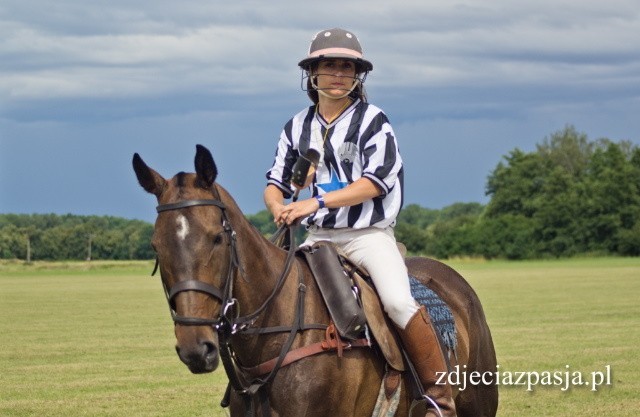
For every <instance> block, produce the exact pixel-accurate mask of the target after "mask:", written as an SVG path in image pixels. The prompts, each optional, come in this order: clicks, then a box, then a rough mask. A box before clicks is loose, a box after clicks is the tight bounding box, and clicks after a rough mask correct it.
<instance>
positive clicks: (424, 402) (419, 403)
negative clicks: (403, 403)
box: [409, 394, 443, 417]
mask: <svg viewBox="0 0 640 417" xmlns="http://www.w3.org/2000/svg"><path fill="white" fill-rule="evenodd" d="M427 404H431V405H432V406H433V407H434V408H435V410H436V411H437V412H438V416H439V417H443V415H442V411H441V410H440V407H439V406H438V404H437V403H436V402H435V401H434V400H433V399H432V398H431V397H429V396H428V395H427V394H423V395H422V398H420V399H419V400H413V401H412V402H411V407H409V417H414V415H413V410H414V409H415V408H416V407H418V406H423V407H424V409H419V410H418V411H421V412H422V414H418V416H424V415H425V414H426V412H427V407H426V405H427Z"/></svg>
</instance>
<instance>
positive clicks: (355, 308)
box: [299, 241, 405, 372]
mask: <svg viewBox="0 0 640 417" xmlns="http://www.w3.org/2000/svg"><path fill="white" fill-rule="evenodd" d="M299 252H300V253H301V254H302V256H304V258H305V259H306V261H307V264H308V265H309V268H310V269H311V272H312V273H313V275H314V277H315V279H316V282H317V284H318V287H319V289H320V292H321V294H322V297H323V299H324V301H325V304H326V306H327V309H328V310H329V313H330V315H331V318H332V321H333V323H334V325H335V328H336V330H337V332H338V334H339V335H340V336H342V337H343V338H345V339H350V340H355V339H357V338H358V337H359V336H361V334H362V332H363V331H364V330H365V326H366V330H367V331H369V332H370V333H371V334H372V335H373V338H374V339H375V340H376V342H377V345H378V347H379V349H380V351H381V352H382V354H383V356H384V357H385V359H386V361H387V363H388V364H389V366H390V367H391V368H393V369H395V370H397V371H400V372H402V371H404V370H405V364H404V361H403V355H402V350H401V348H400V342H399V340H398V338H397V335H396V333H395V331H393V330H392V329H393V323H392V322H391V320H390V319H389V318H388V317H387V315H386V314H385V312H384V309H383V307H382V304H381V302H380V299H379V298H378V295H377V293H376V291H375V289H374V288H373V287H372V285H371V284H369V282H368V280H367V278H368V274H367V273H366V272H365V271H363V270H362V269H361V268H358V267H357V266H356V265H355V264H354V263H353V262H351V261H350V260H349V259H348V258H347V257H346V256H344V255H341V254H339V253H338V250H337V248H336V247H335V246H334V245H333V244H332V243H330V242H324V241H321V242H317V243H315V244H314V245H313V246H310V247H308V246H307V247H303V248H301V249H300V250H299Z"/></svg>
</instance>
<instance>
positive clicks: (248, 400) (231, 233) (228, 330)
mask: <svg viewBox="0 0 640 417" xmlns="http://www.w3.org/2000/svg"><path fill="white" fill-rule="evenodd" d="M211 191H212V193H213V196H214V197H215V198H214V199H195V200H181V201H178V202H175V203H169V204H160V205H158V206H157V207H156V211H157V212H158V214H160V213H163V212H166V211H173V210H181V209H187V208H190V207H197V206H213V207H217V208H218V209H220V210H221V212H222V216H221V217H222V228H223V230H224V233H225V234H226V235H227V241H228V244H229V246H230V250H229V261H228V266H227V274H226V277H225V280H224V282H223V284H222V285H223V286H222V289H220V288H218V287H215V286H213V285H210V284H207V283H206V282H203V281H200V280H198V279H194V278H190V279H187V280H183V281H178V282H176V283H175V284H174V285H172V286H171V288H168V287H167V284H166V283H165V281H164V280H162V285H163V288H164V292H165V296H166V297H167V302H168V304H169V309H170V311H171V318H172V320H173V322H174V323H175V324H180V325H183V326H212V327H213V328H214V329H215V330H216V332H217V334H218V343H219V350H220V358H221V359H222V363H223V365H224V368H225V371H226V373H227V377H228V378H229V387H228V388H227V392H226V394H225V398H224V399H223V403H222V405H223V406H225V403H226V404H227V405H228V401H229V393H230V388H231V387H233V389H234V390H235V391H236V392H237V393H238V394H239V395H240V396H241V397H242V398H243V400H244V405H245V415H246V416H253V415H254V413H255V409H254V405H253V403H254V402H253V398H254V397H255V396H256V395H260V396H261V398H260V402H261V403H262V405H263V414H264V413H265V412H267V413H268V396H267V394H266V390H264V389H261V388H263V387H264V386H265V385H266V384H268V383H269V382H271V381H272V380H273V378H275V375H276V373H277V371H278V370H279V368H280V365H281V363H282V361H283V360H284V357H285V355H286V353H287V352H288V351H289V350H290V348H291V346H292V344H293V340H294V338H295V336H296V334H297V332H298V331H299V330H304V329H306V328H316V327H317V326H313V325H312V326H305V325H304V318H303V311H304V294H305V292H306V286H305V285H304V283H303V278H302V273H301V272H300V268H299V266H298V271H297V272H298V274H297V275H298V302H297V305H296V310H297V312H298V314H296V319H295V320H294V323H293V324H292V326H291V327H288V328H286V327H275V328H266V329H259V330H261V331H259V332H258V333H262V334H264V333H273V332H282V331H289V338H288V339H287V341H286V342H285V343H284V344H283V346H282V349H281V352H280V356H279V357H278V363H277V364H276V366H275V367H274V369H273V370H272V371H271V372H270V373H269V375H268V376H267V377H265V378H262V379H261V378H255V379H253V380H252V378H247V375H246V374H245V373H244V372H243V371H242V370H241V369H240V367H239V366H238V364H237V363H236V356H235V354H234V352H233V349H232V347H231V336H232V335H234V334H236V333H238V332H240V331H244V330H246V329H247V328H248V327H249V326H250V325H251V324H252V323H254V322H255V320H256V319H257V318H258V316H259V315H260V314H261V313H262V312H263V311H264V310H265V309H266V308H267V306H268V305H269V303H271V301H272V300H273V299H274V298H275V296H276V295H277V293H278V292H279V291H280V289H281V288H282V286H283V285H284V282H285V280H286V278H287V276H288V275H289V272H290V271H291V267H292V265H293V264H294V262H293V261H294V257H295V250H296V245H295V240H294V239H295V238H294V236H295V228H294V227H288V232H289V242H290V245H289V249H288V252H287V258H286V261H285V266H284V268H283V270H282V273H281V274H280V276H279V278H278V280H277V281H276V284H275V286H274V288H273V289H272V291H271V293H270V294H269V296H268V297H267V298H266V300H265V301H264V302H263V303H262V305H261V306H260V307H258V309H257V310H255V311H254V312H253V313H251V314H249V315H246V316H243V317H239V316H238V314H234V313H237V311H239V309H238V308H236V309H233V308H232V307H233V306H234V305H235V304H237V300H236V299H235V298H233V282H234V275H235V274H236V273H237V272H241V268H240V262H239V257H238V247H237V240H236V237H237V234H236V232H235V230H234V229H233V226H232V225H231V222H230V221H229V216H228V214H227V206H226V205H225V204H224V203H223V202H222V200H221V198H220V194H219V192H218V189H217V187H216V186H215V184H214V185H213V187H212V190H211ZM284 231H285V228H284V227H283V228H281V229H280V230H278V232H276V235H275V236H279V235H281V234H282V233H283V232H284ZM296 265H297V264H296ZM158 267H159V260H158V258H156V264H155V267H154V269H153V272H152V274H151V275H154V274H155V273H156V272H157V270H158ZM160 274H161V275H162V270H161V271H160ZM187 291H196V292H201V293H204V294H207V295H209V296H211V297H212V298H214V299H216V300H219V301H220V313H219V315H218V317H217V318H201V317H185V316H181V315H179V314H178V313H177V311H176V310H175V308H174V299H175V297H176V296H177V295H178V294H180V293H183V292H187ZM234 310H235V311H234ZM245 381H251V382H250V383H249V384H247V383H246V382H245ZM264 415H265V416H266V415H270V414H264Z"/></svg>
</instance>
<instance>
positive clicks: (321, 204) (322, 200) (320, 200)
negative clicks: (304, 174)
mask: <svg viewBox="0 0 640 417" xmlns="http://www.w3.org/2000/svg"><path fill="white" fill-rule="evenodd" d="M314 198H315V199H316V200H318V204H319V205H320V208H321V209H323V208H325V207H326V205H325V204H324V197H322V196H321V195H316V196H314Z"/></svg>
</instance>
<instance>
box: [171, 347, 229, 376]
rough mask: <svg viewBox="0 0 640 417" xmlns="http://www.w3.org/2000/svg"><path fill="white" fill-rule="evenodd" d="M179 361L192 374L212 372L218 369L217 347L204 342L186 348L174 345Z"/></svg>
mask: <svg viewBox="0 0 640 417" xmlns="http://www.w3.org/2000/svg"><path fill="white" fill-rule="evenodd" d="M176 352H177V353H178V357H179V358H180V360H181V361H182V362H183V363H184V364H185V365H187V367H188V368H189V370H190V371H191V372H192V373H194V374H203V373H207V372H213V371H215V370H216V368H217V367H218V363H219V359H220V355H219V354H218V347H217V346H216V345H215V343H213V342H212V341H209V340H205V341H200V342H198V343H196V344H195V345H192V346H189V347H188V348H185V347H181V346H180V345H176Z"/></svg>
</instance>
